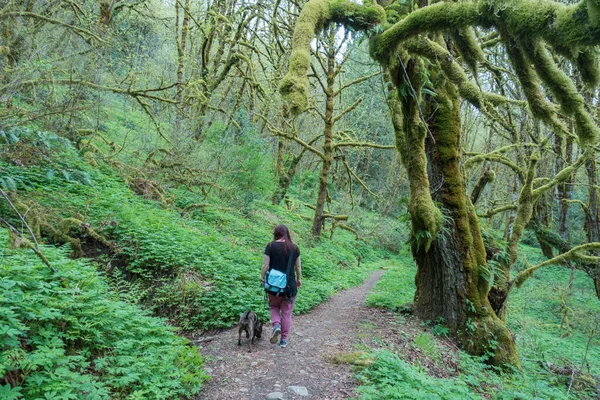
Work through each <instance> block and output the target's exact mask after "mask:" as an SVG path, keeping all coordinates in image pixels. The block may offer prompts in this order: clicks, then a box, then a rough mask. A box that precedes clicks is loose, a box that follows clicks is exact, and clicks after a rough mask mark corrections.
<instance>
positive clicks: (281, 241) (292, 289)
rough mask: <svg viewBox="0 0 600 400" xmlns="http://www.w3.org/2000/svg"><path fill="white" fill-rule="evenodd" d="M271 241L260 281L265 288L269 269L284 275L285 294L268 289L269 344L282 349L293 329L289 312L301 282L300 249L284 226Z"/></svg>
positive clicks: (280, 227) (276, 228) (274, 232)
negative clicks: (271, 327)
mask: <svg viewBox="0 0 600 400" xmlns="http://www.w3.org/2000/svg"><path fill="white" fill-rule="evenodd" d="M273 239H274V240H273V241H272V242H270V243H269V244H267V247H266V248H265V256H264V260H263V264H262V273H261V280H262V284H263V286H264V284H265V275H266V273H267V271H270V270H276V271H279V272H281V273H284V274H286V273H287V287H286V289H285V292H284V293H280V294H276V293H274V292H271V291H268V290H267V295H268V297H269V310H270V312H271V323H272V324H273V334H272V336H271V343H273V344H275V343H277V342H279V346H281V347H282V348H283V347H286V346H287V344H288V335H289V333H290V328H291V326H292V309H293V308H294V302H295V300H296V294H297V293H298V288H299V287H300V286H302V282H301V281H300V278H301V276H302V269H301V264H300V249H298V246H296V245H295V244H294V243H293V242H292V238H291V237H290V231H289V229H288V228H287V226H285V225H277V226H276V227H275V230H274V231H273ZM288 264H293V265H294V268H291V265H289V267H288ZM294 271H295V273H294Z"/></svg>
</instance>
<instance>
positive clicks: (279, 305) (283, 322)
mask: <svg viewBox="0 0 600 400" xmlns="http://www.w3.org/2000/svg"><path fill="white" fill-rule="evenodd" d="M295 300H296V298H295V297H292V298H291V299H290V301H288V299H287V298H286V297H285V296H273V295H272V294H270V293H269V311H270V312H271V323H272V324H273V326H275V325H277V324H279V325H280V326H281V340H285V339H287V337H288V334H289V333H290V328H291V327H292V310H293V309H294V301H295Z"/></svg>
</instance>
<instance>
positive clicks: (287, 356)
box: [198, 271, 391, 400]
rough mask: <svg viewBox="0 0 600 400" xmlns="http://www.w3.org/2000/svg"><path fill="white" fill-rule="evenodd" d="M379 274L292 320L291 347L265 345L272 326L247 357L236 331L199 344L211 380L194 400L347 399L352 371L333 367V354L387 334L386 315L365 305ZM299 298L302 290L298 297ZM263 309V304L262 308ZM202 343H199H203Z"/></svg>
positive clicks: (338, 365)
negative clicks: (239, 343) (238, 340)
mask: <svg viewBox="0 0 600 400" xmlns="http://www.w3.org/2000/svg"><path fill="white" fill-rule="evenodd" d="M382 273H383V271H378V272H376V273H374V274H373V275H372V276H371V277H370V278H369V279H367V281H365V282H364V283H363V284H362V285H361V286H358V287H355V288H353V289H349V290H345V291H343V292H340V293H338V294H336V295H335V296H334V297H332V298H331V300H330V301H329V302H326V303H323V304H321V305H319V306H318V307H317V308H315V309H314V310H313V311H312V312H310V313H308V314H304V315H295V316H293V317H292V329H291V333H290V336H289V338H288V339H289V344H288V346H287V347H286V348H284V349H282V348H280V347H279V345H273V344H270V343H269V339H270V337H271V335H270V334H271V331H272V328H271V325H270V323H269V324H265V327H264V329H263V337H262V339H260V340H255V346H254V347H253V351H252V353H248V352H247V351H248V347H247V339H246V338H245V335H244V334H242V345H241V346H238V345H237V337H238V331H237V327H234V328H232V329H228V330H224V331H221V332H219V333H218V334H216V335H215V336H214V338H213V339H212V340H210V341H208V342H200V343H198V345H199V347H200V348H201V352H202V355H203V357H204V358H205V360H206V367H207V371H208V373H209V375H211V376H212V380H210V381H209V382H207V383H206V385H205V387H204V389H203V390H202V392H201V393H200V396H199V397H198V399H210V400H216V399H219V400H222V399H252V400H254V399H256V400H258V399H288V400H292V399H307V398H308V399H323V400H328V399H347V398H349V397H352V396H353V387H354V386H356V382H355V380H354V379H353V378H352V373H351V371H350V366H349V365H348V364H339V363H334V362H332V358H333V357H334V356H335V355H336V354H338V355H339V354H344V352H350V351H353V350H356V348H357V346H360V345H361V344H364V343H363V342H364V341H365V340H366V341H369V340H372V339H374V338H378V339H379V340H381V339H382V338H384V337H385V336H386V335H387V334H389V332H386V331H387V330H388V329H389V326H390V325H389V324H388V323H387V321H386V319H387V318H385V317H382V316H385V315H386V314H389V315H390V316H391V314H390V313H386V312H384V311H382V310H379V309H373V308H368V307H366V306H365V305H364V303H365V299H366V297H367V294H368V293H369V291H370V290H371V289H372V288H373V286H374V285H375V283H376V282H377V280H378V279H379V278H380V277H381V275H382ZM298 295H299V296H302V289H300V292H299V294H298ZM265 306H266V305H265ZM200 340H203V339H202V338H201V339H200Z"/></svg>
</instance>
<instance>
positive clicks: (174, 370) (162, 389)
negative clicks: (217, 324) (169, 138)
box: [0, 230, 206, 399]
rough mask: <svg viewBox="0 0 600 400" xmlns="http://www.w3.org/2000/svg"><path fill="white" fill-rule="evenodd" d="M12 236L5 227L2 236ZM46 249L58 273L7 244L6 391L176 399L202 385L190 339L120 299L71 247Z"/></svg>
mask: <svg viewBox="0 0 600 400" xmlns="http://www.w3.org/2000/svg"><path fill="white" fill-rule="evenodd" d="M7 236H8V235H7V232H6V231H5V230H0V242H6V241H7ZM43 251H44V253H45V254H46V256H47V257H48V259H49V260H50V261H51V263H52V264H53V266H54V267H55V268H56V269H57V271H58V272H57V273H56V274H51V273H50V271H49V270H48V268H47V267H46V266H45V265H44V264H43V263H41V261H39V260H38V259H37V258H36V257H34V256H33V253H31V252H30V251H15V252H12V251H11V252H8V250H7V249H5V254H4V256H3V257H2V259H1V261H0V346H1V347H0V349H1V353H0V377H3V378H2V380H1V381H0V383H2V382H4V386H2V385H0V393H1V394H3V395H6V396H13V397H14V398H18V397H19V396H20V395H22V396H24V397H25V398H40V397H43V398H47V399H49V398H62V399H67V398H73V399H75V398H83V397H85V398H87V399H108V398H111V399H120V398H125V397H128V396H129V397H130V398H173V397H180V396H190V395H192V394H194V393H197V392H198V391H199V390H200V387H201V384H202V382H203V380H204V379H205V378H206V376H205V375H204V373H203V371H202V368H201V367H202V360H201V358H200V355H199V354H198V352H197V350H196V349H195V348H192V347H189V346H188V341H187V340H186V339H183V338H180V337H178V336H176V335H175V332H174V329H173V328H171V327H169V326H168V325H167V324H166V323H165V322H163V321H161V320H159V319H156V318H153V317H150V316H148V315H147V313H145V312H143V311H141V310H140V309H139V308H137V307H135V306H134V305H131V304H128V303H124V302H123V301H120V300H119V299H118V296H117V295H116V294H115V293H112V292H111V291H110V290H109V289H108V287H107V285H106V284H105V283H104V281H103V280H102V278H101V277H100V276H99V275H98V274H97V272H96V271H95V269H94V267H92V266H91V265H89V264H88V263H87V262H85V261H83V260H77V261H74V260H70V259H69V258H68V257H67V253H68V249H66V248H62V249H54V248H51V247H46V248H44V249H43ZM44 396H45V397H44ZM3 398H5V397H3ZM9 398H10V397H9Z"/></svg>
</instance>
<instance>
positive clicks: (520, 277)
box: [509, 242, 600, 288]
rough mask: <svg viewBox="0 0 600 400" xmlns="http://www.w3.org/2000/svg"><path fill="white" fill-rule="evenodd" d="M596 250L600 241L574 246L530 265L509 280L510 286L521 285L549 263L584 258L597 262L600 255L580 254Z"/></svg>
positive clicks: (599, 248)
mask: <svg viewBox="0 0 600 400" xmlns="http://www.w3.org/2000/svg"><path fill="white" fill-rule="evenodd" d="M594 250H600V243H598V242H592V243H586V244H582V245H580V246H576V247H573V248H572V249H571V250H569V251H567V252H566V253H563V254H560V255H558V256H556V257H554V258H551V259H549V260H546V261H544V262H542V263H539V264H537V265H534V266H532V267H529V268H527V269H526V270H524V271H521V272H519V273H518V274H517V275H516V276H515V278H514V279H513V280H511V281H510V282H509V288H512V287H513V286H517V287H521V286H522V285H523V283H524V282H525V281H526V280H527V279H528V278H531V277H532V276H533V273H534V272H535V271H536V270H538V269H540V268H542V267H545V266H548V265H557V264H564V263H566V262H568V261H571V260H583V261H585V262H596V263H597V262H598V261H600V258H599V257H594V256H587V255H584V254H580V253H581V252H585V251H594Z"/></svg>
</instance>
